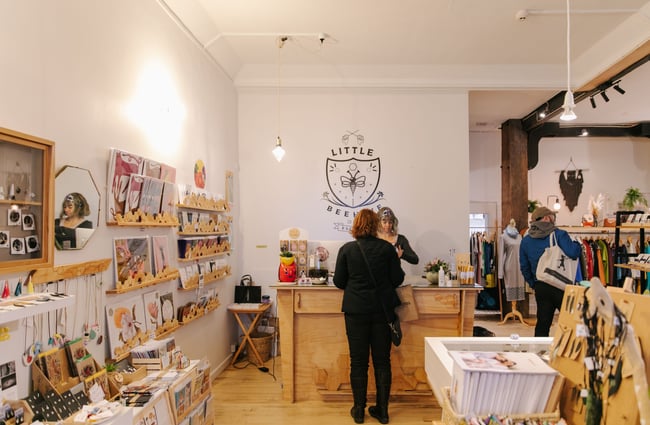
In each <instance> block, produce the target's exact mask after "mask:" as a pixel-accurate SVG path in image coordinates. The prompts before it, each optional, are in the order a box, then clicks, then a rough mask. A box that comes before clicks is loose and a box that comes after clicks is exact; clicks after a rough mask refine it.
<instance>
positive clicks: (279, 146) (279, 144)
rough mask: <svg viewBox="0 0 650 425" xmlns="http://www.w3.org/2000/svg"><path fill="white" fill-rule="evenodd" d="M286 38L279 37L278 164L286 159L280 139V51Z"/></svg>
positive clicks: (274, 150)
mask: <svg viewBox="0 0 650 425" xmlns="http://www.w3.org/2000/svg"><path fill="white" fill-rule="evenodd" d="M287 38H288V37H286V36H282V37H278V137H277V138H276V139H275V148H273V151H272V152H273V156H275V159H277V160H278V162H280V161H282V158H283V157H284V154H285V152H284V148H283V147H282V139H281V138H280V49H282V47H283V46H284V42H285V41H287Z"/></svg>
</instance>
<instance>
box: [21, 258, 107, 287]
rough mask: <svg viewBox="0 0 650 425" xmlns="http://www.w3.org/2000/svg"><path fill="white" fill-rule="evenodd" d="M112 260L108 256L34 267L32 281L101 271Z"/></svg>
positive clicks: (47, 280)
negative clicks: (79, 261)
mask: <svg viewBox="0 0 650 425" xmlns="http://www.w3.org/2000/svg"><path fill="white" fill-rule="evenodd" d="M112 261H113V260H112V259H110V258H105V259H103V260H95V261H87V262H85V263H77V264H68V265H64V266H56V267H52V268H45V269H36V271H35V272H34V274H33V275H32V282H33V283H35V284H38V283H46V282H56V281H57V280H64V279H70V278H73V277H79V276H86V275H92V274H96V273H101V272H103V271H104V270H106V269H107V268H108V266H109V265H110V264H111V262H112Z"/></svg>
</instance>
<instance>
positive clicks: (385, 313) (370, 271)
mask: <svg viewBox="0 0 650 425" xmlns="http://www.w3.org/2000/svg"><path fill="white" fill-rule="evenodd" d="M356 242H357V246H358V247H359V251H361V256H362V257H363V261H364V262H365V263H366V267H368V273H370V281H371V282H372V284H373V285H375V292H376V293H377V296H378V297H379V296H380V294H379V286H378V285H377V281H376V280H375V275H374V274H373V273H372V269H371V268H370V263H369V262H368V257H366V253H365V252H364V251H363V248H362V247H361V243H359V240H357V241H356ZM379 304H381V308H382V309H383V310H384V315H386V320H388V322H392V320H391V319H390V316H389V315H388V311H386V306H385V305H384V303H383V302H382V301H381V299H380V300H379Z"/></svg>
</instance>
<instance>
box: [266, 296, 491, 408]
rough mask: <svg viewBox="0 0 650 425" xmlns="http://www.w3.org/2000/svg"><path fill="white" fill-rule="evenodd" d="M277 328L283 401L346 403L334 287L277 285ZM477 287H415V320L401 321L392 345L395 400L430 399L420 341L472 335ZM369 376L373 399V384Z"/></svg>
mask: <svg viewBox="0 0 650 425" xmlns="http://www.w3.org/2000/svg"><path fill="white" fill-rule="evenodd" d="M273 288H274V289H276V290H277V308H278V319H279V325H280V335H281V337H280V350H281V354H282V355H281V360H282V378H283V381H284V382H283V398H284V399H285V400H288V401H302V400H337V399H341V397H344V398H345V399H349V398H350V397H351V393H352V390H351V389H350V378H349V376H350V358H349V351H348V345H347V338H346V335H345V323H344V318H343V313H342V312H341V300H342V297H343V291H342V290H340V289H338V288H336V287H334V286H297V285H290V286H286V285H275V286H273ZM481 289H482V288H481V287H480V286H463V287H460V286H456V287H446V288H439V287H422V288H418V287H416V288H414V292H415V303H416V305H417V308H418V312H419V315H420V318H419V320H417V321H413V322H407V323H402V332H403V334H404V337H403V339H402V344H401V345H400V346H399V347H393V351H392V353H391V363H392V372H393V384H392V389H391V395H392V397H393V398H395V397H402V396H406V397H408V398H409V399H411V397H414V396H423V395H424V396H427V397H429V398H430V397H431V394H432V392H431V388H430V387H429V384H428V381H427V376H426V372H425V369H424V338H425V337H428V336H434V337H451V336H472V334H473V327H474V307H475V305H476V296H477V294H478V292H479V291H480V290H481ZM370 368H371V372H370V374H369V382H368V394H369V400H372V398H371V394H372V397H374V392H375V383H374V378H373V372H372V362H371V366H370Z"/></svg>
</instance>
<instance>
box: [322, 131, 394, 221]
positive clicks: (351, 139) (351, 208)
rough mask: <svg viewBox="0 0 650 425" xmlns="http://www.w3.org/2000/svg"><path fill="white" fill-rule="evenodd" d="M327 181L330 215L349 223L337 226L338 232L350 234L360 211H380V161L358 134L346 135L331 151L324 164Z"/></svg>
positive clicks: (372, 149)
mask: <svg viewBox="0 0 650 425" xmlns="http://www.w3.org/2000/svg"><path fill="white" fill-rule="evenodd" d="M325 178H326V180H327V187H328V190H327V191H325V192H323V197H322V199H323V200H324V201H325V202H327V212H329V213H331V214H333V215H334V216H336V217H341V218H346V219H347V221H346V222H345V223H340V222H339V223H337V222H335V223H334V228H335V229H336V230H339V231H342V232H347V231H349V230H350V227H351V223H352V218H353V217H354V215H355V214H356V212H357V211H358V210H359V209H362V208H373V209H374V208H377V209H378V208H380V207H381V206H380V205H379V204H378V202H379V201H380V200H382V199H384V194H383V192H382V191H381V190H380V189H379V182H380V178H381V159H380V158H379V157H378V156H377V154H376V152H375V149H374V148H372V147H371V146H368V145H367V144H366V143H365V138H364V136H363V135H362V134H359V131H358V130H355V131H347V132H346V133H345V134H344V135H343V137H342V138H341V144H340V145H338V146H335V147H332V148H331V150H330V153H329V157H328V158H327V159H326V161H325Z"/></svg>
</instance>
